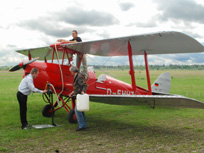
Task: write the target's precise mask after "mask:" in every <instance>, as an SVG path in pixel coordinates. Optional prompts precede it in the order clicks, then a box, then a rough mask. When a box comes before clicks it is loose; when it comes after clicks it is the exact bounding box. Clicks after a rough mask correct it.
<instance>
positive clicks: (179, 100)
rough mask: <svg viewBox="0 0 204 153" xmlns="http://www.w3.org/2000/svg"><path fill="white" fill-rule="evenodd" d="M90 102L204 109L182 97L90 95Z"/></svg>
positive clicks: (199, 104)
mask: <svg viewBox="0 0 204 153" xmlns="http://www.w3.org/2000/svg"><path fill="white" fill-rule="evenodd" d="M89 96H90V100H91V101H94V102H102V103H107V104H115V105H150V106H152V107H154V106H165V107H166V106H167V107H180V108H198V109H204V103H203V102H200V101H197V100H195V99H191V98H188V97H184V96H180V95H89Z"/></svg>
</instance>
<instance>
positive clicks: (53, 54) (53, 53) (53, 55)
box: [52, 48, 55, 63]
mask: <svg viewBox="0 0 204 153" xmlns="http://www.w3.org/2000/svg"><path fill="white" fill-rule="evenodd" d="M54 57H55V48H53V52H52V63H53V60H54Z"/></svg>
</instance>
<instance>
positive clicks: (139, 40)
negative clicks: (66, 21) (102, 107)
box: [61, 31, 204, 56]
mask: <svg viewBox="0 0 204 153" xmlns="http://www.w3.org/2000/svg"><path fill="white" fill-rule="evenodd" d="M128 42H130V44H131V46H132V53H133V55H143V54H144V51H146V53H147V54H148V55H151V54H173V53H196V52H204V46H203V45H202V44H200V43H199V42H198V41H197V40H195V39H193V38H192V37H189V36H187V35H185V34H183V33H180V32H174V31H172V32H159V33H152V34H144V35H135V36H128V37H121V38H113V39H105V40H97V41H89V42H80V43H75V44H73V43H72V44H62V45H61V46H62V47H66V48H69V49H72V50H75V51H78V52H81V53H87V54H93V55H100V56H126V55H128V48H127V44H128Z"/></svg>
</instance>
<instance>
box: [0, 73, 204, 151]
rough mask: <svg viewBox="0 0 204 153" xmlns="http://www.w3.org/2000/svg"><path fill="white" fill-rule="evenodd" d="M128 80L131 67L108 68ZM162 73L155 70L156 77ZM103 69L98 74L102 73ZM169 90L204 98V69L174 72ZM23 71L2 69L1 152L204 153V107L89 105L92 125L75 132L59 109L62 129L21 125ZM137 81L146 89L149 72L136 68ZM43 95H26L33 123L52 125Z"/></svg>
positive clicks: (0, 98) (121, 78) (87, 115)
mask: <svg viewBox="0 0 204 153" xmlns="http://www.w3.org/2000/svg"><path fill="white" fill-rule="evenodd" d="M109 72H111V73H113V74H114V75H116V76H117V79H119V80H123V81H125V82H128V83H130V76H129V75H128V74H127V71H126V70H124V71H115V70H113V71H109ZM163 72H164V71H151V72H150V74H151V81H152V83H153V81H154V80H155V79H156V78H157V77H158V76H159V75H160V74H161V73H163ZM100 73H102V72H97V75H99V74H100ZM170 73H171V74H172V87H171V90H170V92H171V93H174V94H181V95H184V96H188V97H191V98H194V99H197V100H200V101H204V94H203V91H204V71H186V70H183V71H178V70H171V71H170ZM21 79H22V71H18V72H15V73H8V72H6V71H0V87H1V88H0V105H1V109H0V152H12V153H13V152H48V153H50V152H55V150H59V151H60V152H161V153H163V152H186V153H187V152H204V110H201V109H178V108H161V107H156V109H154V110H153V109H151V108H150V107H149V106H121V105H120V106H119V105H107V104H102V103H95V102H91V103H90V111H89V112H86V117H87V123H88V126H89V129H87V130H86V131H82V132H76V131H75V128H76V127H77V125H76V124H70V123H68V121H67V113H66V111H65V110H64V109H61V110H59V111H57V112H56V114H55V122H56V123H57V124H60V125H61V126H60V127H57V128H50V129H41V130H37V129H31V130H27V131H25V130H21V129H20V117H19V106H18V102H17V99H16V92H17V88H18V85H19V83H20V81H21ZM136 79H137V80H136V81H137V85H139V86H142V87H145V88H146V86H147V85H146V84H147V83H146V76H145V71H140V72H136ZM44 105H45V103H44V102H43V100H42V97H41V95H40V94H33V95H30V96H29V98H28V113H27V116H28V121H29V123H30V124H32V125H35V124H50V123H51V119H49V118H44V117H42V115H41V110H42V108H43V106H44Z"/></svg>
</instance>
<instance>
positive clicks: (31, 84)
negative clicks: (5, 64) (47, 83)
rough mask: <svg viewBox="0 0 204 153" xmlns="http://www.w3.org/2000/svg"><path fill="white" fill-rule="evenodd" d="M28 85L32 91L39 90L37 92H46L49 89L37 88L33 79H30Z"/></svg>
mask: <svg viewBox="0 0 204 153" xmlns="http://www.w3.org/2000/svg"><path fill="white" fill-rule="evenodd" d="M27 83H28V87H29V89H30V90H31V91H32V92H37V93H41V94H42V93H46V92H47V90H39V89H37V88H35V86H34V84H33V80H32V79H28V82H27Z"/></svg>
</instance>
